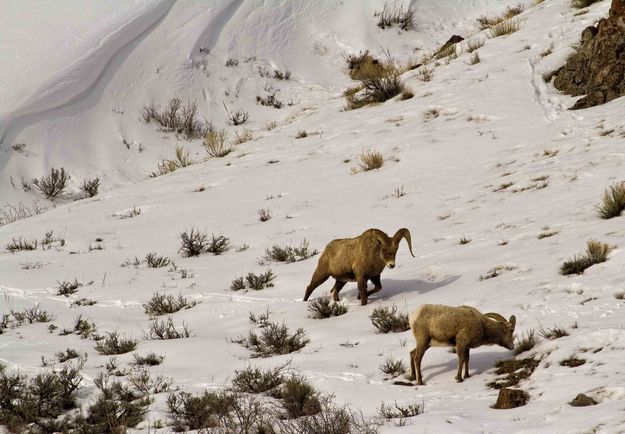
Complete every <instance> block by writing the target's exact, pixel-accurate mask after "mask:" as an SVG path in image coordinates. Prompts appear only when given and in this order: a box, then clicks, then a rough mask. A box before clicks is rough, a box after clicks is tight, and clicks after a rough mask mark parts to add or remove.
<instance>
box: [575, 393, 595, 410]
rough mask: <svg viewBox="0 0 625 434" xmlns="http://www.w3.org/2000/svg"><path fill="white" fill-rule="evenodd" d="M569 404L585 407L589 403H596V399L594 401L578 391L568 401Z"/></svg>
mask: <svg viewBox="0 0 625 434" xmlns="http://www.w3.org/2000/svg"><path fill="white" fill-rule="evenodd" d="M569 404H570V405H572V406H573V407H586V406H589V405H597V401H595V400H594V399H592V398H591V397H590V396H588V395H584V394H583V393H579V394H578V395H577V396H576V397H575V398H573V400H572V401H571V402H569Z"/></svg>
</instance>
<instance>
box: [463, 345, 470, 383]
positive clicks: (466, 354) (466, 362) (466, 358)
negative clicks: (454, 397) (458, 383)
mask: <svg viewBox="0 0 625 434" xmlns="http://www.w3.org/2000/svg"><path fill="white" fill-rule="evenodd" d="M469 349H470V348H469V347H467V349H466V350H464V378H469V377H470V375H469Z"/></svg>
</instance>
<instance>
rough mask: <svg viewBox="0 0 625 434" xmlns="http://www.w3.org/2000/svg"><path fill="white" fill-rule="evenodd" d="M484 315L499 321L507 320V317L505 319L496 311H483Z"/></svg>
mask: <svg viewBox="0 0 625 434" xmlns="http://www.w3.org/2000/svg"><path fill="white" fill-rule="evenodd" d="M484 316H487V317H488V318H492V319H494V320H495V321H499V322H508V320H507V319H505V318H504V317H503V316H501V315H499V314H498V313H496V312H488V313H485V314H484Z"/></svg>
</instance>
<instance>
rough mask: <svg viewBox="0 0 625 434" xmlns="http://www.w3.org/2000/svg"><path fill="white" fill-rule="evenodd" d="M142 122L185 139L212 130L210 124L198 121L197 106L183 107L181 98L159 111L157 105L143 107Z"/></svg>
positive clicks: (190, 104) (193, 103)
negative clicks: (155, 124) (155, 125)
mask: <svg viewBox="0 0 625 434" xmlns="http://www.w3.org/2000/svg"><path fill="white" fill-rule="evenodd" d="M142 116H143V120H144V121H145V122H146V123H150V122H155V123H157V124H158V125H160V126H161V127H162V128H163V130H165V131H168V132H174V133H176V134H181V135H183V136H184V137H185V138H186V139H188V140H191V139H197V138H200V137H202V136H204V135H205V134H206V132H207V131H210V130H211V129H212V127H211V124H210V122H208V121H206V120H203V121H200V120H199V116H198V113H197V104H196V103H195V102H187V103H186V104H184V105H183V103H182V98H172V99H170V100H169V103H168V105H167V107H165V108H164V109H162V110H161V108H160V106H158V105H154V104H152V105H149V106H145V107H143V111H142Z"/></svg>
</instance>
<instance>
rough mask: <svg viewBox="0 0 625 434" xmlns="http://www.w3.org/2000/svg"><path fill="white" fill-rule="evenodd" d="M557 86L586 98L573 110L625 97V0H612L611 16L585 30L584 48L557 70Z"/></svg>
mask: <svg viewBox="0 0 625 434" xmlns="http://www.w3.org/2000/svg"><path fill="white" fill-rule="evenodd" d="M553 84H554V86H555V87H556V88H557V89H559V90H561V91H563V92H564V93H567V94H569V95H573V96H579V95H585V96H584V97H583V98H581V99H579V100H578V101H577V102H576V103H575V104H574V105H573V107H571V109H581V108H588V107H593V106H596V105H599V104H603V103H606V102H608V101H611V100H613V99H615V98H618V97H620V96H622V95H624V94H625V0H612V5H611V7H610V14H609V17H608V18H603V19H601V20H600V21H599V23H598V24H597V26H596V27H593V26H590V27H587V28H585V29H584V31H583V32H582V35H581V45H580V47H579V48H578V50H577V52H576V53H574V54H573V55H572V56H571V57H570V58H569V59H568V60H567V62H566V64H565V65H564V66H563V67H562V68H560V69H559V70H558V71H557V74H556V78H555V80H554V82H553Z"/></svg>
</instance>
